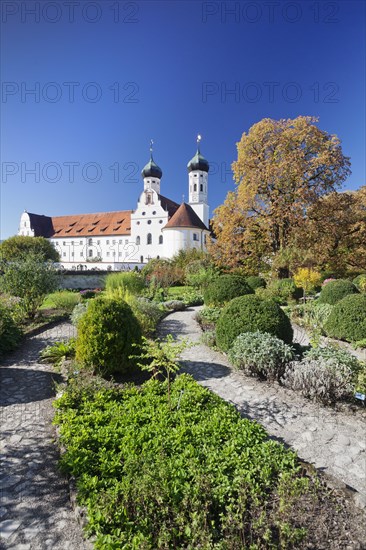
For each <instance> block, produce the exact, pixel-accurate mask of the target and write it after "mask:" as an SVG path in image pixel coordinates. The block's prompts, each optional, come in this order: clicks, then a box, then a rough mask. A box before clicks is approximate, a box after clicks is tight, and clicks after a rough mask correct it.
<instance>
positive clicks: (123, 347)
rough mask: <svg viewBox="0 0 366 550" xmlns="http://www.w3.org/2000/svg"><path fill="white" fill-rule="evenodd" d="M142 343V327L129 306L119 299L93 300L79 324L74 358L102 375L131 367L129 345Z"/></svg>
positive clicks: (121, 371)
mask: <svg viewBox="0 0 366 550" xmlns="http://www.w3.org/2000/svg"><path fill="white" fill-rule="evenodd" d="M140 340H141V328H140V324H139V322H138V320H137V319H136V317H135V315H134V314H133V312H132V310H131V308H130V306H129V305H128V304H127V303H126V302H124V301H122V300H112V299H107V298H102V297H98V298H95V299H94V300H92V301H91V302H90V304H89V306H88V309H87V311H86V313H85V314H84V315H83V316H82V317H81V319H80V321H79V323H78V336H77V340H76V359H77V361H78V362H79V363H80V364H81V365H83V366H84V368H89V369H92V370H94V371H95V372H98V373H100V374H102V375H105V376H106V375H110V374H113V373H116V372H120V373H123V372H126V371H128V370H129V369H131V368H132V367H133V363H132V361H131V359H130V355H131V353H132V345H133V344H134V343H139V342H140Z"/></svg>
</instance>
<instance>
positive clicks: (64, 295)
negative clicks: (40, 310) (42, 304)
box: [46, 290, 80, 314]
mask: <svg viewBox="0 0 366 550" xmlns="http://www.w3.org/2000/svg"><path fill="white" fill-rule="evenodd" d="M46 300H47V305H48V307H51V308H55V309H59V310H61V311H63V312H64V313H69V314H71V313H72V311H73V309H74V307H75V306H76V305H77V304H78V303H79V302H80V294H78V293H76V292H71V291H70V290H59V291H57V292H53V293H52V294H49V295H48V296H47V297H46Z"/></svg>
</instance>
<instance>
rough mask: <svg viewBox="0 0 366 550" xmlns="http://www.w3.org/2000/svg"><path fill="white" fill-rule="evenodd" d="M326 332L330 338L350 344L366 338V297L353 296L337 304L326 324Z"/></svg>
mask: <svg viewBox="0 0 366 550" xmlns="http://www.w3.org/2000/svg"><path fill="white" fill-rule="evenodd" d="M329 284H330V283H329ZM325 330H326V333H327V335H328V336H331V337H332V338H338V339H339V340H347V341H348V342H356V341H358V340H362V339H363V338H365V337H366V295H365V294H351V295H349V296H346V297H345V298H343V299H342V300H340V301H339V302H337V303H336V305H335V306H334V307H333V310H332V312H331V314H330V315H329V317H328V320H327V322H326V323H325Z"/></svg>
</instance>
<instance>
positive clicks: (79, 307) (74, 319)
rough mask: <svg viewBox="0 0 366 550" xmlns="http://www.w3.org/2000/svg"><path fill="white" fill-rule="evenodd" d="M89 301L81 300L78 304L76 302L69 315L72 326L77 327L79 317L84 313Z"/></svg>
mask: <svg viewBox="0 0 366 550" xmlns="http://www.w3.org/2000/svg"><path fill="white" fill-rule="evenodd" d="M89 304H90V302H87V301H85V302H81V303H79V304H76V306H75V307H74V309H73V310H72V313H71V315H70V320H71V323H72V324H73V325H74V327H77V326H78V324H79V321H80V319H81V318H82V316H83V315H84V314H85V313H86V310H87V309H88V306H89Z"/></svg>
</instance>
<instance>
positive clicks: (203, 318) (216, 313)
mask: <svg viewBox="0 0 366 550" xmlns="http://www.w3.org/2000/svg"><path fill="white" fill-rule="evenodd" d="M221 312H222V308H221V307H204V308H202V309H201V310H200V311H198V312H197V314H196V321H197V322H198V323H199V324H200V325H201V327H202V328H203V330H208V329H212V328H215V326H216V323H217V321H218V319H219V317H220V315H221Z"/></svg>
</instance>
